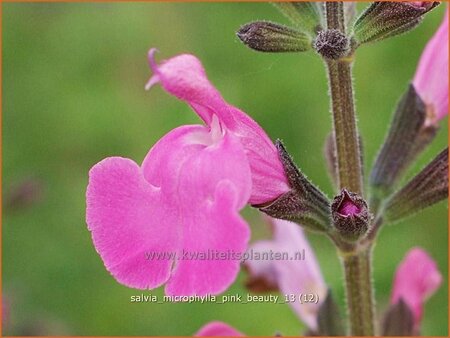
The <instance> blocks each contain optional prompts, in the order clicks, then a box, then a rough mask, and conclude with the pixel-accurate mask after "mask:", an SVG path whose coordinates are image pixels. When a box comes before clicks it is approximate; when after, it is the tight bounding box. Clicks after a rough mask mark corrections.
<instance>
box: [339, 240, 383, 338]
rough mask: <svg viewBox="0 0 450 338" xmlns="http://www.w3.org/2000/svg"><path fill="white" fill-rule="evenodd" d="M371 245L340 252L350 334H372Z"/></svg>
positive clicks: (373, 332)
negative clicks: (356, 249)
mask: <svg viewBox="0 0 450 338" xmlns="http://www.w3.org/2000/svg"><path fill="white" fill-rule="evenodd" d="M371 256H372V249H371V246H370V245H369V246H367V247H366V248H364V249H363V250H361V251H360V252H358V253H354V252H352V253H343V252H341V261H342V263H343V266H344V272H345V288H346V297H347V308H348V314H349V319H350V320H349V322H350V335H351V336H373V335H374V334H375V331H374V320H373V318H374V302H373V298H374V297H373V288H372V277H371V276H372V271H371V270H372V268H371V264H372V261H371Z"/></svg>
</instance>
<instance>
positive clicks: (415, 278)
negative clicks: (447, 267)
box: [391, 248, 442, 329]
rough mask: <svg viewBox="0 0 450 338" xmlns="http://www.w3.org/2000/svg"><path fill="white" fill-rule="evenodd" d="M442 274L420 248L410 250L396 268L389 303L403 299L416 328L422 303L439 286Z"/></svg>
mask: <svg viewBox="0 0 450 338" xmlns="http://www.w3.org/2000/svg"><path fill="white" fill-rule="evenodd" d="M441 282H442V276H441V274H440V272H439V270H438V269H437V266H436V263H435V262H434V261H433V259H432V258H431V257H430V256H429V255H428V254H427V253H426V252H425V251H424V250H422V249H420V248H414V249H412V250H410V251H409V252H408V253H407V254H406V256H405V258H404V259H403V261H402V262H401V263H400V265H399V266H398V268H397V271H396V273H395V278H394V287H393V290H392V295H391V304H396V303H397V302H399V301H400V299H401V300H403V302H405V304H406V305H407V306H408V307H409V308H410V310H411V311H412V313H413V316H414V324H415V327H416V329H417V328H418V327H419V325H420V320H421V318H422V312H423V304H424V302H425V301H426V300H427V299H428V297H430V296H431V295H432V294H433V293H434V292H435V291H436V290H437V289H438V287H439V285H440V284H441Z"/></svg>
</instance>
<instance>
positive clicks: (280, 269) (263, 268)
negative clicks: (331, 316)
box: [245, 219, 327, 331]
mask: <svg viewBox="0 0 450 338" xmlns="http://www.w3.org/2000/svg"><path fill="white" fill-rule="evenodd" d="M272 224H273V239H272V240H266V241H259V242H256V243H254V244H252V245H251V246H250V247H249V250H253V251H254V252H260V253H261V254H264V253H265V252H270V251H272V252H277V253H282V254H284V253H288V255H289V257H287V259H280V260H248V261H246V262H245V264H246V267H247V270H248V272H249V284H250V286H252V284H253V287H258V285H257V283H255V282H259V283H261V284H262V285H270V286H276V287H277V288H278V289H279V290H280V292H281V294H285V295H290V294H292V295H299V294H301V293H302V294H305V293H308V294H316V295H318V297H319V302H318V303H317V304H315V303H304V304H301V303H300V302H299V301H295V302H290V303H289V304H290V305H291V307H292V309H293V310H294V311H295V313H296V314H297V315H298V316H299V318H300V319H301V320H302V321H303V322H304V323H305V324H306V325H307V326H308V328H309V329H311V330H312V331H316V330H317V324H318V323H317V316H318V313H319V309H320V305H321V304H322V301H323V300H325V297H326V295H327V286H326V284H325V282H324V280H323V277H322V274H321V272H320V267H319V265H318V263H317V260H316V257H315V255H314V251H313V250H312V248H311V246H310V245H309V243H308V240H307V239H306V237H305V235H304V233H303V230H302V228H301V227H300V226H299V225H297V224H295V223H292V222H289V221H284V220H277V219H272ZM302 250H304V260H299V259H298V257H300V256H301V255H298V253H299V252H302ZM296 257H297V259H296ZM261 284H260V285H261Z"/></svg>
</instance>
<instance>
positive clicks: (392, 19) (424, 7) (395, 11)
mask: <svg viewBox="0 0 450 338" xmlns="http://www.w3.org/2000/svg"><path fill="white" fill-rule="evenodd" d="M437 5H439V2H438V1H421V2H408V1H375V2H373V3H372V4H371V5H370V6H369V7H368V8H367V9H366V10H365V11H364V12H363V13H362V14H361V16H360V17H359V18H358V19H357V20H356V22H355V24H354V27H353V28H354V37H355V39H356V41H357V43H359V44H362V43H367V42H374V41H379V40H383V39H386V38H389V37H391V36H395V35H398V34H402V33H405V32H407V31H409V30H411V29H413V28H414V27H416V26H417V25H418V24H419V23H420V20H421V19H422V17H423V15H424V14H425V13H427V12H429V11H430V10H432V9H433V8H435V7H436V6H437Z"/></svg>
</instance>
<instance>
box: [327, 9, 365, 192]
mask: <svg viewBox="0 0 450 338" xmlns="http://www.w3.org/2000/svg"><path fill="white" fill-rule="evenodd" d="M326 8H327V23H328V29H338V30H340V31H341V32H342V33H345V29H344V27H345V25H344V14H343V5H342V3H341V2H327V3H326ZM326 64H327V69H328V78H329V84H330V92H331V106H332V111H333V126H334V137H335V144H336V152H337V167H338V168H337V169H338V179H339V186H340V188H341V189H342V188H346V189H348V190H350V191H352V192H354V193H357V194H359V195H362V190H363V189H362V170H361V156H360V146H359V138H358V132H357V127H356V118H355V105H354V98H353V83H352V65H351V57H350V58H343V59H339V60H331V59H327V60H326Z"/></svg>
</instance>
